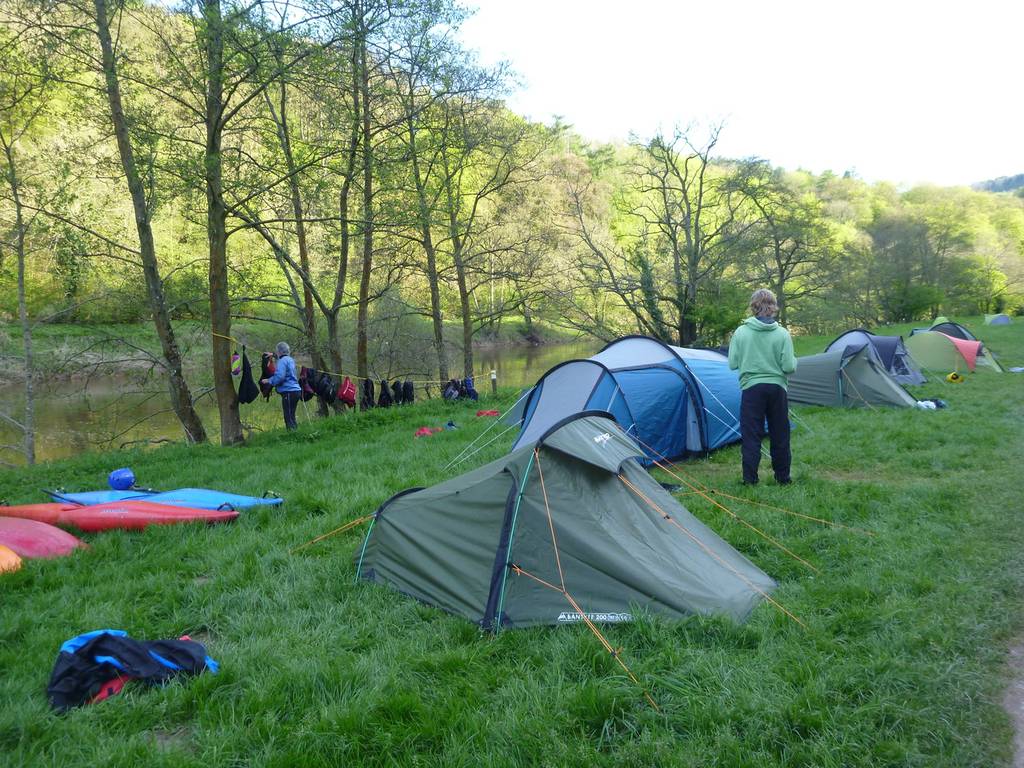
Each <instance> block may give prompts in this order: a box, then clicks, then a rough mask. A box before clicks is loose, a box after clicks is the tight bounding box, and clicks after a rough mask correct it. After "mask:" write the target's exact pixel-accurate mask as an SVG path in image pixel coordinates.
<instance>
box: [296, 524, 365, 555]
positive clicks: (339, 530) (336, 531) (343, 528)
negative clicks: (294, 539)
mask: <svg viewBox="0 0 1024 768" xmlns="http://www.w3.org/2000/svg"><path fill="white" fill-rule="evenodd" d="M372 517H373V515H364V516H363V517H360V518H358V519H357V520H351V521H349V522H347V523H345V524H344V525H343V526H341V527H340V528H335V529H334V530H333V531H328V532H327V533H325V534H323V535H322V536H317V537H316V538H315V539H310V540H309V541H307V542H306V543H305V544H300V545H299V546H297V547H295V548H294V549H291V550H289V552H288V554H290V555H294V554H295V553H296V552H298V551H299V550H300V549H305V548H306V547H308V546H309V545H311V544H316V543H317V542H318V541H323V540H324V539H326V538H328V537H330V536H334V535H336V534H339V533H344V532H345V531H347V530H349V529H350V528H355V527H356V526H357V525H362V524H363V523H365V522H366V521H367V520H369V519H371V518H372Z"/></svg>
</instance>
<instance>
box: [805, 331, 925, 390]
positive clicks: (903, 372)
mask: <svg viewBox="0 0 1024 768" xmlns="http://www.w3.org/2000/svg"><path fill="white" fill-rule="evenodd" d="M864 344H870V345H871V347H872V348H873V349H874V351H875V354H877V355H878V359H879V360H881V361H882V365H883V366H884V367H885V370H887V371H888V372H889V374H890V375H891V376H892V377H893V378H894V379H896V381H898V382H900V384H924V383H925V382H926V381H927V379H926V378H925V377H924V374H922V373H921V371H920V369H919V368H918V367H917V363H915V362H914V358H913V357H911V356H910V352H909V351H908V350H907V345H906V344H904V343H903V337H902V336H881V335H879V334H877V333H872V332H871V331H869V330H867V329H865V328H854V329H853V330H850V331H846V333H843V334H840V335H839V336H837V337H836V338H835V340H834V341H832V343H831V344H829V345H828V346H827V347H825V351H826V352H829V351H831V350H834V349H846V348H847V347H860V346H863V345H864Z"/></svg>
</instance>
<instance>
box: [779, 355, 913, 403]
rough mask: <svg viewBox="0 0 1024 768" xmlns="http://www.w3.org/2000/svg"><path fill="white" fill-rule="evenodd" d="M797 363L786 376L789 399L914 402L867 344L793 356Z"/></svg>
mask: <svg viewBox="0 0 1024 768" xmlns="http://www.w3.org/2000/svg"><path fill="white" fill-rule="evenodd" d="M797 363H798V364H797V367H796V373H794V374H793V375H792V376H790V377H789V402H791V403H802V404H804V405H833V406H838V407H848V408H856V407H859V406H876V405H895V406H902V407H914V406H916V405H917V401H916V400H915V399H914V398H913V397H911V396H910V395H908V394H907V392H906V390H905V389H903V387H901V386H900V385H899V382H897V381H896V380H895V379H894V378H893V377H892V376H890V375H889V373H888V372H887V371H886V370H885V366H884V365H882V362H881V360H879V358H878V355H877V354H875V352H874V349H873V347H872V346H871V345H870V344H862V345H861V346H859V347H857V346H849V347H845V348H843V349H833V350H832V351H831V352H823V353H821V354H820V355H808V356H807V357H801V358H797Z"/></svg>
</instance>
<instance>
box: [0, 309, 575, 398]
mask: <svg viewBox="0 0 1024 768" xmlns="http://www.w3.org/2000/svg"><path fill="white" fill-rule="evenodd" d="M407 326H408V327H407V328H405V329H404V330H403V333H402V335H401V339H402V340H401V343H399V342H398V341H396V340H392V341H381V342H380V343H377V344H374V345H373V349H372V350H371V352H372V353H373V354H371V361H370V365H371V369H373V370H374V371H375V373H377V374H378V375H390V374H392V373H397V372H403V373H404V372H408V371H413V370H416V371H417V372H420V373H422V374H426V373H428V372H432V371H433V370H434V369H435V368H436V361H434V362H433V363H431V360H432V357H431V356H432V355H433V354H434V353H433V346H432V345H433V337H432V336H431V332H430V330H429V328H428V327H427V326H426V324H425V323H424V322H423V321H422V320H420V321H419V322H408V323H407ZM175 331H176V332H177V337H178V343H179V346H180V348H181V352H182V357H183V360H184V363H185V366H186V371H187V373H188V374H189V376H190V378H193V379H195V380H196V381H197V382H198V383H199V384H200V385H202V384H205V383H207V380H209V379H210V378H211V377H210V376H209V374H208V372H207V369H208V368H209V357H210V332H209V327H208V325H206V324H205V323H202V322H200V321H186V320H180V321H178V322H177V323H176V324H175ZM232 334H233V335H234V336H235V337H236V338H237V339H238V340H239V343H240V344H241V343H244V344H247V345H248V346H249V349H250V350H253V351H254V352H255V355H256V357H257V358H258V354H259V350H264V349H267V350H272V349H273V348H274V346H275V345H276V344H277V342H278V341H281V340H282V339H283V340H285V341H288V342H290V343H293V345H294V346H295V348H296V351H297V354H299V355H300V356H302V355H303V350H302V347H301V344H300V343H299V342H298V339H297V336H296V334H295V333H294V332H293V331H290V330H289V329H282V328H280V327H279V326H272V325H268V324H267V323H255V322H251V321H237V322H235V323H234V324H233V326H232ZM342 337H343V338H346V339H350V340H351V339H354V331H352V332H348V331H346V332H345V333H343V334H342ZM32 338H33V348H34V357H35V368H36V370H37V371H39V372H40V375H41V376H45V378H46V379H47V380H54V379H56V380H61V381H80V380H81V379H83V378H88V377H91V376H97V375H99V376H116V375H125V374H139V373H144V372H146V371H148V370H150V369H153V368H154V366H159V365H160V360H161V351H160V342H159V339H158V338H157V335H156V331H155V330H154V328H153V325H152V323H133V324H122V325H117V324H109V325H81V324H74V323H47V324H40V325H37V326H35V328H34V329H33V332H32ZM445 338H446V339H447V342H448V346H449V359H450V360H452V361H456V360H461V359H462V347H461V343H460V342H461V338H462V327H461V326H459V325H457V324H455V323H448V324H447V325H446V326H445ZM578 341H580V336H579V335H578V334H570V333H567V332H565V331H563V330H561V329H559V328H556V327H554V326H552V325H549V324H547V323H543V322H536V323H533V324H532V325H531V326H527V325H526V324H525V323H524V322H522V321H506V322H505V323H503V324H502V325H501V326H499V327H496V328H494V329H491V330H489V331H488V332H481V333H480V334H479V335H478V339H476V340H475V341H474V343H473V346H474V349H479V350H481V351H491V350H495V349H504V348H508V347H515V346H546V345H552V344H568V343H573V342H578ZM322 342H323V344H324V345H325V346H326V339H323V340H322ZM351 346H352V349H351V350H347V352H348V354H347V357H346V359H353V357H354V354H355V353H354V349H355V348H354V341H352V343H351ZM425 350H426V351H425ZM239 351H240V350H239ZM0 359H2V360H7V361H10V362H9V364H7V365H5V366H2V367H0V386H3V385H5V384H12V383H16V382H20V381H21V366H20V364H19V363H18V362H17V361H20V360H22V359H23V350H22V347H21V328H20V326H18V325H17V324H14V323H0ZM256 362H258V359H257V361H256ZM421 368H422V369H423V370H422V371H420V370H419V369H421Z"/></svg>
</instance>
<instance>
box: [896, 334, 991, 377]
mask: <svg viewBox="0 0 1024 768" xmlns="http://www.w3.org/2000/svg"><path fill="white" fill-rule="evenodd" d="M907 348H908V349H909V350H910V353H911V354H912V355H913V356H914V359H915V360H917V361H918V362H919V363H920V364H921V365H922V366H923V367H924V368H927V369H929V370H931V371H936V372H940V373H949V372H951V371H963V370H965V369H966V370H968V371H972V372H973V371H976V370H978V369H979V367H980V369H981V370H990V371H997V372H999V373H1002V371H1003V367H1002V366H1001V365H1000V364H999V361H998V360H996V359H995V358H994V357H992V356H991V355H990V354H988V353H987V352H986V350H985V347H984V345H983V344H982V343H981V342H980V341H970V340H967V339H958V338H953V337H952V336H947V335H946V334H944V333H939V332H938V331H923V332H921V333H915V334H914V335H912V336H911V337H910V338H909V339H908V340H907Z"/></svg>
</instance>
